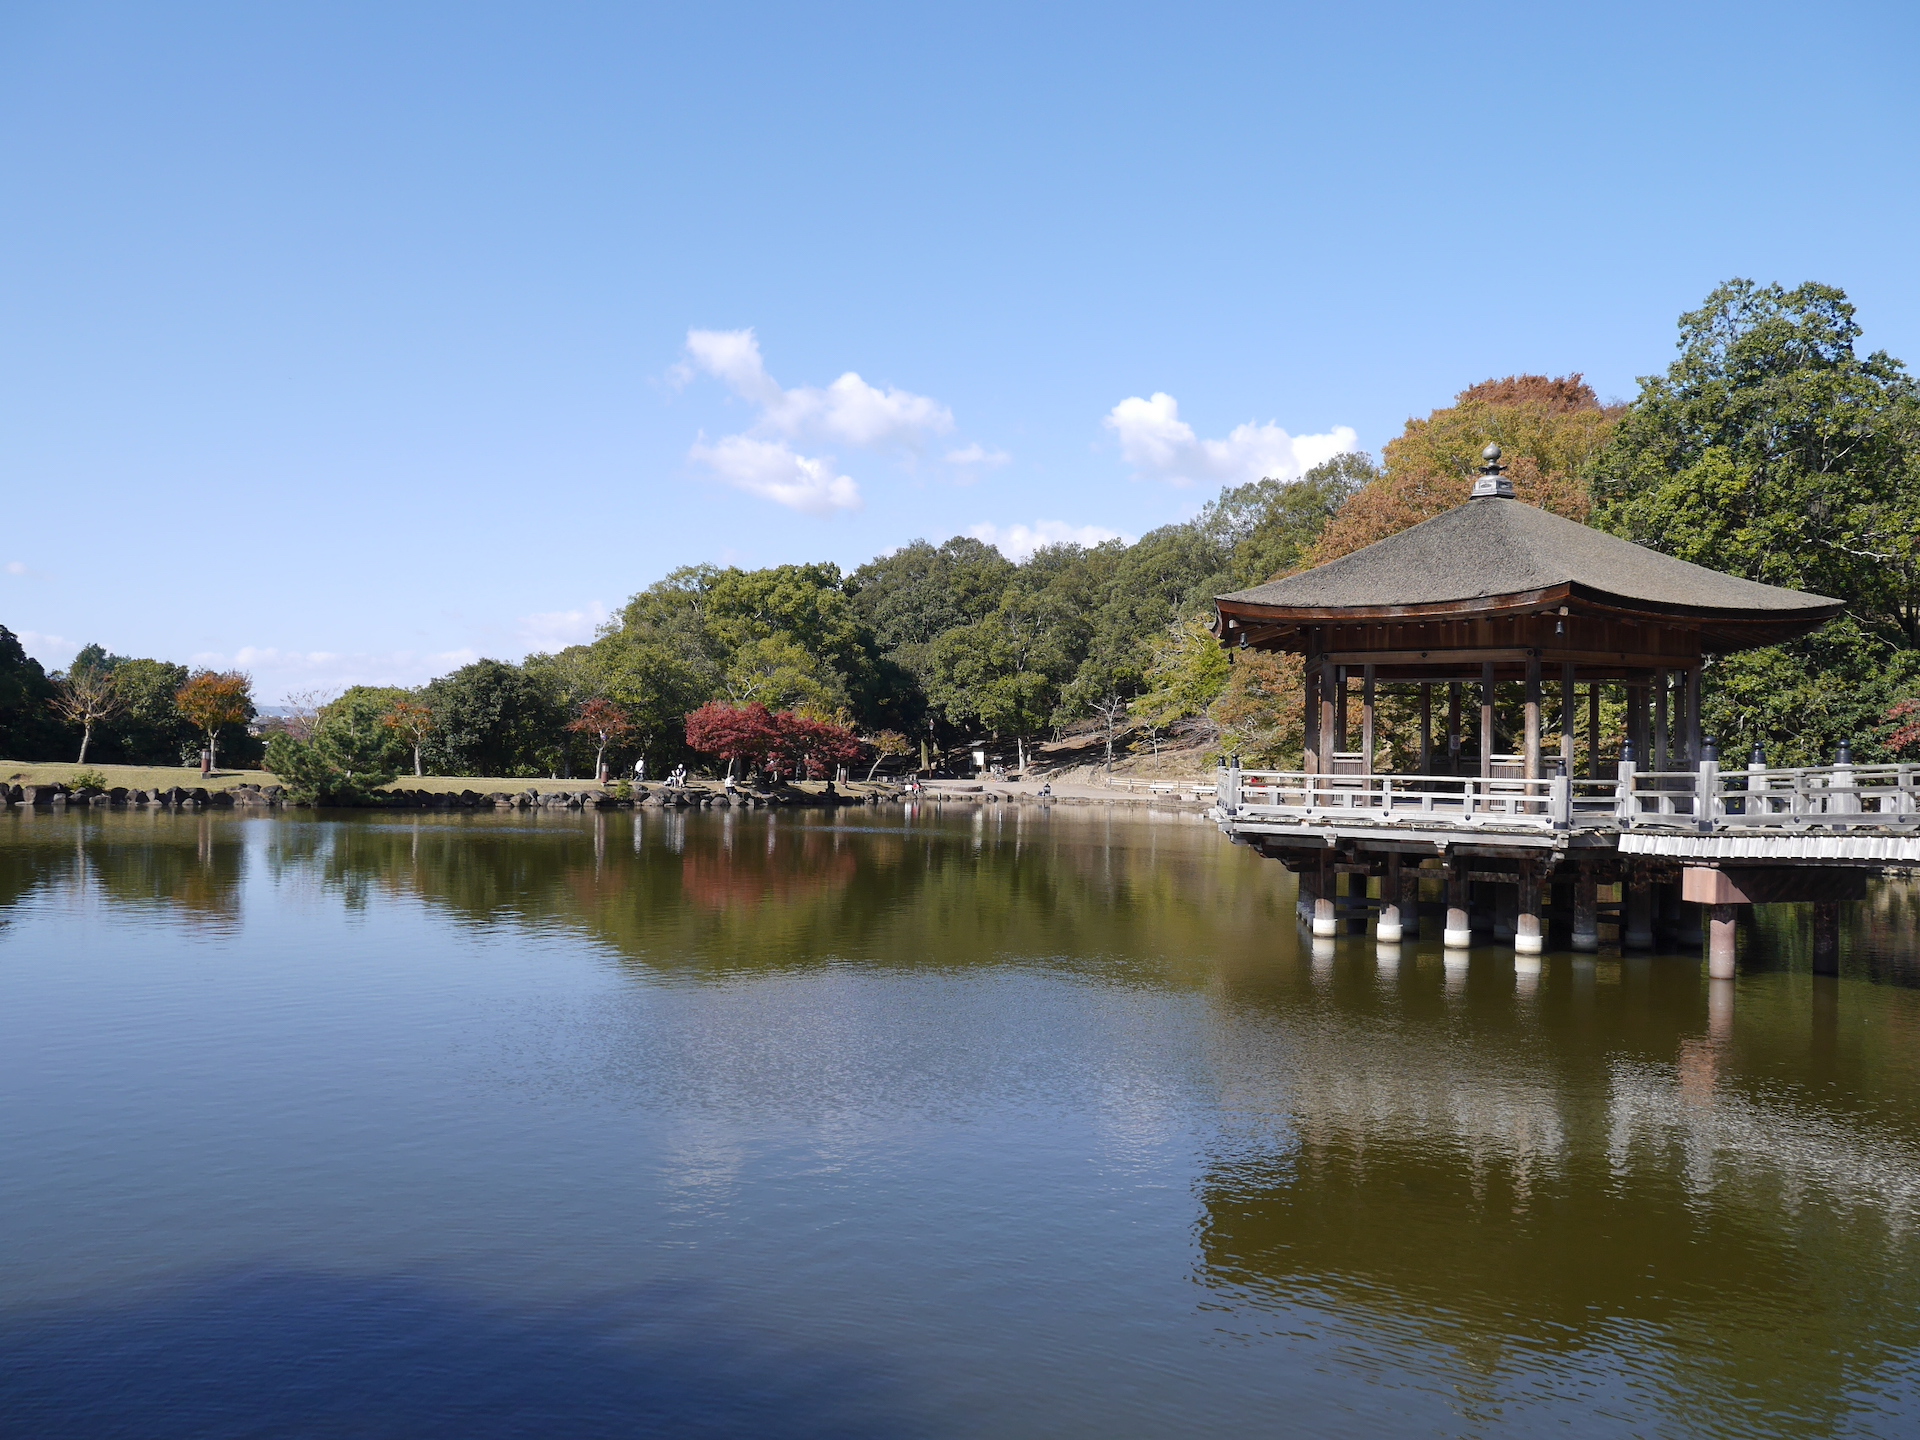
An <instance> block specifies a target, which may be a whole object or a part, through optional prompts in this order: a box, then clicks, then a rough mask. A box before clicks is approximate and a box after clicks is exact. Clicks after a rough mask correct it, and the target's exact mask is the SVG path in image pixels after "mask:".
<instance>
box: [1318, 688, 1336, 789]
mask: <svg viewBox="0 0 1920 1440" xmlns="http://www.w3.org/2000/svg"><path fill="white" fill-rule="evenodd" d="M1333 669H1334V667H1333V666H1332V665H1330V664H1327V663H1325V662H1324V661H1323V662H1322V663H1321V666H1320V773H1321V774H1322V775H1331V774H1332V773H1333V752H1334V751H1335V750H1337V749H1339V748H1340V747H1339V746H1338V745H1337V744H1336V743H1335V742H1334V738H1333V733H1334V730H1333V727H1334V722H1335V719H1336V717H1335V714H1334V702H1333V678H1334V677H1333Z"/></svg>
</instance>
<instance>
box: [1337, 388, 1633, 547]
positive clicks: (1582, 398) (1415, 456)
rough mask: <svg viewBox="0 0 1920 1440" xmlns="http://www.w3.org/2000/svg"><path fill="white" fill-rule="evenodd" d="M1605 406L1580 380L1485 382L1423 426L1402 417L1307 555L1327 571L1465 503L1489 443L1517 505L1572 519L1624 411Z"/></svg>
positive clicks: (1583, 512)
mask: <svg viewBox="0 0 1920 1440" xmlns="http://www.w3.org/2000/svg"><path fill="white" fill-rule="evenodd" d="M1625 410H1626V407H1625V406H1624V405H1602V404H1601V403H1600V399H1599V397H1598V396H1597V395H1595V394H1594V393H1593V387H1592V386H1590V385H1588V384H1587V383H1586V381H1585V380H1584V379H1583V378H1582V377H1581V376H1580V375H1579V374H1573V375H1564V376H1559V377H1549V376H1546V375H1509V376H1507V377H1506V378H1504V379H1500V380H1483V381H1481V382H1480V383H1479V384H1478V385H1470V386H1468V387H1467V388H1466V389H1465V390H1462V391H1461V392H1460V393H1459V394H1458V395H1456V396H1455V397H1454V400H1453V404H1451V405H1449V406H1446V407H1444V408H1442V409H1439V410H1435V411H1434V412H1433V413H1432V414H1430V415H1428V416H1427V418H1426V419H1424V420H1408V421H1407V428H1406V430H1405V431H1404V432H1402V434H1401V435H1400V436H1399V438H1397V439H1395V440H1392V441H1390V442H1388V444H1387V447H1386V451H1385V453H1384V454H1383V455H1382V457H1381V458H1382V459H1383V461H1384V462H1385V464H1384V468H1383V471H1382V474H1381V477H1380V478H1379V479H1378V480H1375V481H1373V482H1372V483H1370V484H1368V485H1366V486H1364V487H1363V488H1362V489H1361V490H1360V492H1359V493H1358V494H1356V495H1355V496H1354V497H1353V498H1352V499H1351V500H1349V501H1347V503H1346V504H1345V505H1344V506H1342V507H1341V509H1340V513H1339V514H1338V515H1336V516H1334V518H1333V519H1332V520H1331V521H1329V522H1328V524H1327V528H1326V529H1325V530H1324V531H1323V532H1322V533H1321V536H1320V540H1319V543H1318V545H1316V546H1315V548H1314V552H1313V563H1314V564H1315V565H1324V564H1326V563H1327V562H1328V561H1329V560H1337V559H1339V558H1340V557H1341V556H1342V555H1348V554H1351V553H1352V552H1353V551H1355V550H1360V549H1363V548H1365V547H1366V546H1368V545H1371V544H1373V543H1374V542H1375V541H1377V540H1384V539H1386V538H1387V536H1389V535H1393V534H1397V533H1398V532H1399V531H1401V530H1405V529H1407V528H1408V527H1409V526H1412V525H1418V524H1419V523H1420V522H1421V521H1422V520H1430V519H1432V518H1433V517H1434V516H1435V515H1438V514H1440V513H1441V512H1442V511H1446V510H1451V509H1453V508H1454V506H1456V505H1459V504H1462V503H1463V502H1465V500H1466V499H1467V497H1468V495H1469V494H1470V493H1471V491H1472V489H1473V478H1474V475H1475V473H1476V472H1477V471H1478V469H1479V467H1480V452H1481V451H1482V450H1483V449H1485V448H1486V445H1487V442H1488V441H1490V440H1493V441H1498V442H1499V444H1500V448H1501V450H1502V451H1503V452H1505V464H1506V466H1507V478H1508V479H1510V480H1512V481H1513V489H1514V494H1515V496H1516V497H1517V498H1518V499H1521V500H1524V501H1526V502H1527V503H1528V504H1531V505H1538V506H1540V507H1541V508H1542V509H1545V510H1551V511H1553V512H1554V513H1555V514H1558V515H1565V516H1566V517H1567V518H1568V519H1570V520H1581V521H1584V520H1585V519H1586V518H1587V514H1588V511H1589V510H1590V509H1591V500H1590V498H1589V496H1588V492H1587V482H1586V479H1585V469H1586V464H1587V461H1588V460H1589V459H1590V458H1591V457H1592V456H1593V454H1594V452H1595V451H1597V450H1598V449H1599V448H1600V447H1601V446H1602V445H1604V444H1605V443H1606V441H1607V437H1608V436H1609V435H1610V434H1611V433H1612V431H1613V427H1614V425H1615V424H1616V423H1617V422H1618V421H1619V418H1620V416H1621V415H1622V414H1623V413H1625Z"/></svg>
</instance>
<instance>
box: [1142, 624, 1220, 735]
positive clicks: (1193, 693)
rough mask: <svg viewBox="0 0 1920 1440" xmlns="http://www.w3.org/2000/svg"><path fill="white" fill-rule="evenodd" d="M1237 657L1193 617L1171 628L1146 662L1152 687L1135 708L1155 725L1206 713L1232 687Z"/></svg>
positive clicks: (1147, 673)
mask: <svg viewBox="0 0 1920 1440" xmlns="http://www.w3.org/2000/svg"><path fill="white" fill-rule="evenodd" d="M1231 670H1232V661H1231V660H1230V659H1229V657H1228V655H1227V652H1226V650H1225V649H1223V648H1222V647H1221V644H1220V642H1219V641H1218V640H1216V639H1215V638H1214V635H1213V631H1212V630H1211V629H1210V628H1209V627H1208V625H1207V622H1206V621H1205V620H1204V619H1202V618H1200V617H1199V616H1197V615H1195V616H1190V617H1188V618H1187V619H1185V620H1182V621H1179V622H1177V623H1175V624H1174V625H1172V626H1170V627H1168V630H1167V634H1166V637H1165V638H1164V639H1163V640H1162V641H1161V642H1160V645H1159V648H1157V649H1156V650H1155V651H1154V654H1153V659H1152V661H1151V662H1150V663H1149V664H1148V666H1147V672H1146V681H1147V686H1148V688H1147V691H1146V693H1145V694H1143V695H1141V696H1140V697H1139V699H1137V700H1135V701H1134V702H1133V713H1134V715H1135V716H1136V717H1138V718H1139V719H1141V720H1144V721H1146V722H1147V724H1149V725H1151V726H1153V727H1154V728H1155V729H1160V730H1164V729H1166V728H1167V727H1168V726H1170V725H1172V724H1173V723H1174V722H1175V721H1176V720H1185V719H1188V718H1190V717H1192V716H1195V715H1204V714H1206V713H1207V707H1208V706H1210V705H1212V704H1213V702H1214V701H1215V700H1217V699H1219V698H1220V692H1221V691H1222V690H1224V689H1226V687H1227V679H1228V675H1229V672H1230V671H1231Z"/></svg>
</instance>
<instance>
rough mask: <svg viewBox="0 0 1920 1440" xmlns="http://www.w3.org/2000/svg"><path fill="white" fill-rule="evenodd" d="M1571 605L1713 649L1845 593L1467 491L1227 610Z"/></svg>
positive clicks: (1814, 612) (1309, 615) (1294, 612)
mask: <svg viewBox="0 0 1920 1440" xmlns="http://www.w3.org/2000/svg"><path fill="white" fill-rule="evenodd" d="M1562 603H1565V604H1569V605H1572V606H1576V607H1577V608H1578V609H1579V610H1582V611H1588V612H1609V611H1611V612H1625V613H1630V614H1634V615H1637V616H1642V617H1646V618H1652V619H1666V620H1671V621H1674V622H1677V623H1681V624H1685V625H1686V626H1687V627H1688V628H1690V629H1693V628H1697V629H1699V630H1700V631H1701V632H1702V636H1703V638H1704V639H1705V640H1706V641H1707V642H1708V643H1709V648H1712V649H1717V650H1730V649H1740V648H1744V647H1746V646H1750V645H1767V644H1774V643H1777V642H1778V641H1780V640H1784V639H1790V638H1792V637H1793V636H1795V635H1802V634H1805V633H1806V632H1807V631H1809V630H1812V629H1815V628H1817V627H1818V626H1819V625H1821V624H1824V623H1825V622H1826V621H1828V620H1830V619H1832V618H1833V617H1834V616H1835V615H1837V614H1839V613H1840V611H1841V610H1842V609H1844V608H1845V602H1844V601H1840V600H1835V599H1832V598H1831V597H1829V596H1825V595H1811V594H1808V593H1807V592H1805V591H1801V590H1785V589H1782V588H1780V587H1779V586H1775V585H1760V584H1756V583H1755V582H1754V581H1751V580H1742V579H1740V578H1739V577H1738V576H1735V575H1725V574H1722V573H1721V572H1720V571H1718V570H1708V569H1706V568H1704V567H1703V566H1699V565H1690V564H1688V563H1687V562H1686V561H1684V560H1676V559H1674V558H1673V557H1672V556H1671V555H1662V554H1660V553H1659V552H1658V551H1655V550H1649V549H1647V548H1645V547H1644V546H1640V545H1635V544H1632V543H1630V542H1629V541H1626V540H1622V539H1619V538H1618V537H1617V536H1613V535H1608V534H1606V533H1604V532H1602V531H1599V530H1595V529H1592V528H1591V527H1589V526H1586V525H1581V524H1578V523H1576V522H1575V521H1572V520H1568V519H1565V518H1564V517H1562V516H1559V515H1555V514H1553V513H1552V512H1550V511H1547V510H1541V509H1539V508H1537V507H1535V506H1532V505H1528V504H1525V503H1523V502H1521V501H1518V500H1510V499H1505V498H1501V497H1498V496H1488V497H1485V498H1480V499H1474V500H1469V501H1467V502H1466V504H1464V505H1461V506H1458V507H1456V508H1455V509H1452V510H1449V511H1447V512H1446V513H1445V514H1442V515H1436V516H1434V518H1433V519H1431V520H1427V521H1423V522H1422V523H1421V524H1418V525H1415V526H1413V527H1412V528H1411V529H1407V530H1402V531H1401V532H1400V533H1399V534H1397V535H1390V536H1388V537H1387V538H1386V539H1384V540H1381V541H1378V542H1376V543H1374V544H1372V545H1369V546H1367V547H1366V549H1364V550H1356V551H1355V552H1354V553H1353V554H1351V555H1344V556H1342V557H1341V558H1340V559H1338V560H1335V561H1332V562H1330V563H1328V564H1326V565H1320V566H1317V567H1315V568H1314V569H1312V570H1306V571H1302V572H1301V573H1300V574H1298V575H1289V576H1287V577H1285V578H1284V579H1280V580H1274V581H1270V582H1269V583H1267V584H1265V585H1256V586H1254V587H1253V588H1252V589H1250V590H1236V591H1234V592H1233V593H1232V594H1229V595H1222V596H1219V597H1218V598H1217V599H1216V601H1215V604H1216V606H1217V608H1218V609H1219V611H1220V614H1221V616H1222V617H1223V618H1226V617H1229V616H1233V617H1239V618H1243V619H1246V620H1255V621H1266V622H1269V623H1271V622H1279V623H1286V622H1289V621H1291V622H1295V623H1299V624H1338V623H1343V622H1353V621H1363V620H1367V619H1401V618H1404V619H1421V618H1435V619H1440V618H1458V617H1461V616H1467V615H1479V614H1488V613H1498V612H1512V611H1524V610H1530V609H1531V610H1537V609H1539V608H1541V607H1544V606H1548V605H1554V604H1562Z"/></svg>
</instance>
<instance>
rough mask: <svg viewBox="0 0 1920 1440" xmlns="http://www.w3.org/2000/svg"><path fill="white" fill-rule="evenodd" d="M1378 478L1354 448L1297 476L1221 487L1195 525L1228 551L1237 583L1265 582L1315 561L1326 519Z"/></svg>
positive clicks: (1241, 585) (1366, 458) (1232, 577)
mask: <svg viewBox="0 0 1920 1440" xmlns="http://www.w3.org/2000/svg"><path fill="white" fill-rule="evenodd" d="M1379 478H1380V471H1379V469H1378V468H1377V467H1376V466H1375V465H1374V463H1373V460H1372V458H1371V457H1370V456H1368V455H1365V454H1363V453H1361V452H1359V451H1352V450H1350V451H1348V452H1347V453H1346V454H1344V455H1336V456H1334V457H1333V458H1332V459H1331V460H1326V461H1322V462H1321V463H1320V464H1318V465H1316V466H1314V467H1313V468H1312V469H1311V470H1309V471H1307V473H1306V474H1304V475H1302V476H1301V477H1300V478H1299V479H1298V480H1292V481H1286V480H1255V481H1253V482H1252V483H1251V484H1247V485H1239V486H1235V487H1233V488H1232V489H1228V490H1223V491H1221V492H1220V495H1219V497H1218V498H1216V499H1215V500H1214V501H1212V503H1210V504H1209V505H1208V506H1207V508H1206V509H1204V510H1202V511H1201V512H1200V515H1199V518H1198V519H1197V520H1196V521H1195V522H1194V527H1195V528H1196V529H1197V530H1199V531H1200V532H1201V533H1202V534H1204V535H1207V536H1208V537H1209V538H1211V539H1212V541H1213V543H1215V544H1216V545H1218V546H1220V547H1221V549H1222V550H1224V551H1225V554H1226V565H1227V570H1228V572H1229V579H1230V582H1231V584H1232V586H1233V588H1235V589H1246V588H1248V587H1249V586H1253V585H1263V584H1265V583H1266V582H1267V581H1269V580H1273V579H1276V578H1277V577H1279V576H1281V575H1290V574H1292V573H1293V572H1294V571H1296V570H1301V569H1304V568H1306V567H1307V566H1308V565H1309V564H1311V563H1312V555H1313V550H1314V547H1315V546H1316V545H1318V544H1319V543H1320V536H1321V534H1322V533H1323V532H1324V531H1325V530H1326V528H1327V524H1328V522H1329V521H1331V520H1332V519H1333V517H1334V516H1336V515H1338V514H1339V513H1340V511H1341V509H1342V508H1343V507H1344V506H1345V505H1346V503H1347V502H1348V501H1349V500H1351V499H1352V498H1353V497H1354V496H1355V495H1357V494H1358V493H1359V492H1360V491H1361V490H1362V489H1363V488H1364V487H1366V486H1367V485H1369V484H1372V483H1373V482H1375V481H1377V480H1379Z"/></svg>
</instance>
